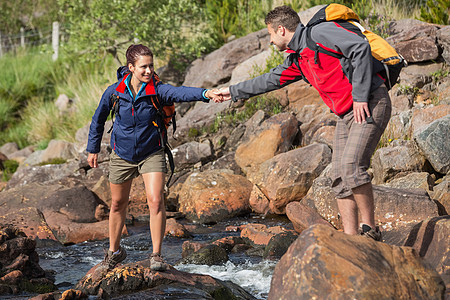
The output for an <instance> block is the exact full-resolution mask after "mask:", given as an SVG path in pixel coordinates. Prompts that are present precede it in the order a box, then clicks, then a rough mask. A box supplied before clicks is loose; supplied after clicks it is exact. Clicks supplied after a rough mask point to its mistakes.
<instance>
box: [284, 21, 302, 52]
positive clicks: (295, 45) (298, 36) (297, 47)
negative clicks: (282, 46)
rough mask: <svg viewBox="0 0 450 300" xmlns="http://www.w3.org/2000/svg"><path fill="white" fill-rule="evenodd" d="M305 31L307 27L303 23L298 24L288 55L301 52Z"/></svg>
mask: <svg viewBox="0 0 450 300" xmlns="http://www.w3.org/2000/svg"><path fill="white" fill-rule="evenodd" d="M304 30H305V26H304V25H303V24H302V23H300V24H298V26H297V29H295V33H294V36H293V37H292V39H291V41H290V42H289V43H288V45H287V47H288V50H287V52H288V53H292V52H297V51H299V50H300V39H301V37H302V35H303V31H304Z"/></svg>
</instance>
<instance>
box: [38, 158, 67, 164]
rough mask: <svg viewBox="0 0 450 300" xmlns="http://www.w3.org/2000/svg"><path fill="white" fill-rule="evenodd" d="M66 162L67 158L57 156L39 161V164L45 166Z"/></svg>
mask: <svg viewBox="0 0 450 300" xmlns="http://www.w3.org/2000/svg"><path fill="white" fill-rule="evenodd" d="M66 162H67V160H65V159H64V158H60V157H57V158H52V159H50V160H47V161H44V162H41V163H40V164H39V165H40V166H45V165H62V164H65V163H66Z"/></svg>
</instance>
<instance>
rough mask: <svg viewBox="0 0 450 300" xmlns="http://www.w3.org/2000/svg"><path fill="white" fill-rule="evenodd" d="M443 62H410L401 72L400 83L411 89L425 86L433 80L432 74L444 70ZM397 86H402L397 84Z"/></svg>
mask: <svg viewBox="0 0 450 300" xmlns="http://www.w3.org/2000/svg"><path fill="white" fill-rule="evenodd" d="M442 67H443V64H442V63H432V62H429V63H421V64H410V65H408V66H407V67H406V68H403V69H402V71H401V73H400V77H399V79H400V85H401V86H403V87H407V88H410V89H414V88H419V89H420V88H423V87H424V86H425V85H426V84H429V83H431V82H432V81H433V76H432V74H433V73H435V72H438V71H440V70H442ZM396 88H400V86H397V87H396Z"/></svg>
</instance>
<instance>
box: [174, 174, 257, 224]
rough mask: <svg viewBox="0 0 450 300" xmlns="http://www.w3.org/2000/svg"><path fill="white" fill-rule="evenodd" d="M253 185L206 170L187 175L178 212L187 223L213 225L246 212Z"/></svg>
mask: <svg viewBox="0 0 450 300" xmlns="http://www.w3.org/2000/svg"><path fill="white" fill-rule="evenodd" d="M251 189H252V184H251V183H250V182H249V181H248V180H247V179H246V178H245V177H243V176H240V175H235V174H232V172H231V171H230V172H229V173H225V172H224V170H209V171H205V172H202V173H193V174H192V175H190V176H189V177H188V178H187V179H186V182H185V183H184V184H183V187H182V189H181V191H180V194H179V205H180V208H179V211H180V212H182V213H183V214H185V215H186V217H187V218H188V219H190V220H195V221H198V222H200V223H212V222H217V221H220V220H224V219H228V218H230V217H232V216H237V215H242V214H245V213H247V212H249V210H250V209H249V203H248V199H249V197H250V192H251Z"/></svg>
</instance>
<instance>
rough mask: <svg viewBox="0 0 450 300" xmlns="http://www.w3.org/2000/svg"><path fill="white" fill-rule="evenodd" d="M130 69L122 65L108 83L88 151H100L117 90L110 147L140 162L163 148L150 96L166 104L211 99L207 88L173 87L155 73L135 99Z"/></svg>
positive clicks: (128, 158) (93, 118)
mask: <svg viewBox="0 0 450 300" xmlns="http://www.w3.org/2000/svg"><path fill="white" fill-rule="evenodd" d="M127 72H128V68H127V67H120V68H119V69H118V70H117V78H118V80H119V81H118V82H116V83H114V84H113V85H111V86H109V87H108V88H107V89H106V91H105V92H104V93H103V96H102V99H101V100H100V103H99V105H98V107H97V110H96V111H95V113H94V115H93V117H92V122H91V126H90V128H89V139H88V144H87V148H86V151H87V152H89V153H98V152H100V143H101V140H102V135H103V131H104V128H105V122H106V119H107V118H108V115H109V113H110V111H111V109H112V107H111V106H112V103H111V100H110V99H111V95H112V94H114V95H116V96H119V111H118V113H116V115H115V121H114V127H113V130H112V134H111V147H112V148H113V150H114V151H115V152H116V154H117V155H118V156H119V157H121V158H122V159H124V160H127V161H131V162H140V161H141V160H143V159H145V158H146V157H148V156H149V155H150V154H152V153H154V152H156V151H158V150H160V149H161V142H160V135H159V133H158V130H157V127H156V126H155V125H153V121H155V119H156V117H157V110H156V109H155V107H153V105H152V101H151V96H154V95H156V96H157V97H158V98H159V100H160V102H161V103H167V104H172V103H174V102H191V101H204V102H208V101H209V100H208V99H205V98H204V97H203V92H204V91H205V89H202V88H194V87H185V86H180V87H174V86H172V85H170V84H163V83H161V82H160V81H157V80H156V79H155V77H154V76H153V77H152V79H151V81H150V82H149V83H148V84H147V85H146V86H145V87H144V88H143V90H142V91H140V92H139V93H138V95H137V97H136V99H134V100H133V96H132V94H130V92H129V89H128V87H127V80H126V78H127V76H126V75H127ZM129 76H131V74H130V75H129ZM129 76H128V77H129ZM129 79H130V78H128V80H129Z"/></svg>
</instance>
